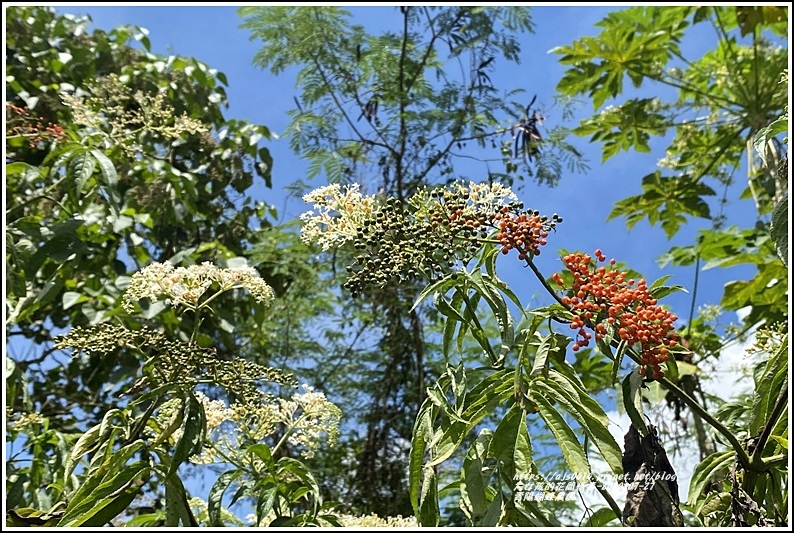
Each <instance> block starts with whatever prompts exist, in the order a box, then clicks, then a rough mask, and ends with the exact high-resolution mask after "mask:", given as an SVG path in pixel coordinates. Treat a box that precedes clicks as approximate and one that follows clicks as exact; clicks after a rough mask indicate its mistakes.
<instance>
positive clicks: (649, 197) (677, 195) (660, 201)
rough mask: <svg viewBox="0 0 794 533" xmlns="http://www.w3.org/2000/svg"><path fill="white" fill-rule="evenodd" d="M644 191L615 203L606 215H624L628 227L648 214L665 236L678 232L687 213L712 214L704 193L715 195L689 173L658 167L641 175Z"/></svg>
mask: <svg viewBox="0 0 794 533" xmlns="http://www.w3.org/2000/svg"><path fill="white" fill-rule="evenodd" d="M642 189H643V193H642V194H640V195H637V196H630V197H628V198H625V199H623V200H620V201H619V202H616V203H615V207H614V209H612V212H611V213H610V214H609V216H608V217H607V220H612V219H613V218H617V217H624V218H625V219H626V225H627V226H628V228H629V229H631V228H633V227H634V226H635V225H636V224H637V223H638V222H640V221H641V220H644V219H646V218H647V220H648V222H649V223H650V224H651V225H655V224H658V223H661V225H662V229H663V230H664V232H665V234H666V235H667V237H668V238H672V236H673V235H675V234H676V233H678V230H679V229H680V227H681V226H682V225H683V224H685V223H686V221H687V218H686V216H687V215H688V216H693V217H699V218H707V219H708V218H711V213H710V210H709V206H708V204H707V203H706V201H705V200H704V199H703V196H714V195H715V194H716V193H715V192H714V190H713V189H712V188H711V187H709V186H708V185H705V184H704V183H702V182H701V181H699V180H696V179H693V178H692V177H691V176H686V175H684V176H676V177H663V176H662V173H661V171H658V170H657V171H656V172H653V173H652V174H648V175H647V176H645V177H644V178H642Z"/></svg>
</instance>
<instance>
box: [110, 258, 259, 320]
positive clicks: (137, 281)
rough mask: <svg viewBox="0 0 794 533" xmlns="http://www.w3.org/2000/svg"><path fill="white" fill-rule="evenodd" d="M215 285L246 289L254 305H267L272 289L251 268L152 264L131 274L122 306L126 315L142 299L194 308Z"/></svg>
mask: <svg viewBox="0 0 794 533" xmlns="http://www.w3.org/2000/svg"><path fill="white" fill-rule="evenodd" d="M213 283H218V285H219V286H220V292H223V291H227V290H230V289H235V288H245V289H248V291H249V292H250V293H251V295H252V296H253V297H254V299H256V301H257V302H270V301H271V300H273V298H274V294H273V289H272V288H271V287H270V286H269V285H268V284H267V283H265V281H264V280H263V279H262V278H261V277H259V273H258V272H257V271H256V270H255V269H253V268H252V267H250V266H244V267H235V268H218V267H216V266H215V265H213V264H212V263H209V262H204V263H201V264H200V265H191V266H189V267H178V268H175V267H174V266H173V265H172V264H171V263H152V264H151V265H149V266H147V267H145V268H143V269H141V270H140V271H138V272H136V273H135V274H133V275H132V279H131V281H130V284H129V286H128V287H127V291H126V292H125V293H124V299H123V302H122V305H123V307H124V309H125V310H126V311H128V312H133V311H134V310H135V304H136V303H137V301H138V300H140V299H141V298H148V299H150V300H152V301H156V300H158V299H159V298H160V297H162V296H165V298H166V300H165V302H166V304H167V305H172V306H174V307H178V306H180V305H181V306H184V307H186V308H188V309H193V310H195V309H197V308H198V307H199V300H200V298H201V297H202V295H203V294H204V293H205V292H206V291H207V290H208V289H209V288H210V287H211V286H212V284H213Z"/></svg>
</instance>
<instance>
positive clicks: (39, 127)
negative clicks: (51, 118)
mask: <svg viewBox="0 0 794 533" xmlns="http://www.w3.org/2000/svg"><path fill="white" fill-rule="evenodd" d="M6 109H7V110H8V111H10V112H11V113H13V114H15V115H16V116H14V117H9V119H8V121H9V122H10V123H16V125H13V126H11V127H10V129H9V130H8V135H21V136H23V137H27V138H28V144H29V145H30V147H31V148H36V147H37V146H38V144H39V143H40V142H44V141H45V140H57V141H62V140H63V139H64V138H65V137H66V134H65V133H64V131H63V128H62V127H60V126H59V125H57V124H53V123H52V122H47V125H46V126H45V125H44V122H43V121H42V119H41V118H40V117H34V116H31V115H30V112H29V110H28V107H27V106H25V107H18V106H15V105H13V104H6Z"/></svg>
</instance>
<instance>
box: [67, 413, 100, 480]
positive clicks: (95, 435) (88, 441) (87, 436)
mask: <svg viewBox="0 0 794 533" xmlns="http://www.w3.org/2000/svg"><path fill="white" fill-rule="evenodd" d="M101 426H102V424H97V425H95V426H94V427H92V428H91V429H89V430H88V431H86V432H85V433H83V434H82V435H81V436H80V438H79V439H77V442H76V443H75V445H74V448H73V449H72V453H71V454H70V455H69V458H68V459H66V464H65V465H64V470H63V484H64V486H66V483H67V480H68V479H69V476H70V475H71V474H72V470H74V467H75V464H76V463H77V461H79V460H80V458H81V457H83V456H84V455H85V454H87V453H90V452H91V451H93V450H95V449H96V448H97V447H98V446H99V443H98V441H99V436H100V433H99V430H100V428H101Z"/></svg>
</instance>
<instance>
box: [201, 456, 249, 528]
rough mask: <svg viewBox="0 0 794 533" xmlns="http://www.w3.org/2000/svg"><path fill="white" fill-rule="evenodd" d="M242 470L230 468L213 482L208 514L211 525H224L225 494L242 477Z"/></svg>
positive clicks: (208, 500) (208, 502) (208, 501)
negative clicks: (222, 514)
mask: <svg viewBox="0 0 794 533" xmlns="http://www.w3.org/2000/svg"><path fill="white" fill-rule="evenodd" d="M240 474H241V472H240V470H229V471H228V472H224V473H223V474H221V475H220V476H218V479H217V480H215V483H213V485H212V488H211V489H210V493H209V496H208V497H207V516H208V520H209V525H210V527H222V526H223V523H222V522H221V509H222V507H223V494H224V493H225V492H226V490H227V489H228V488H229V485H231V484H232V483H233V482H234V481H236V480H237V478H238V477H240Z"/></svg>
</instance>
